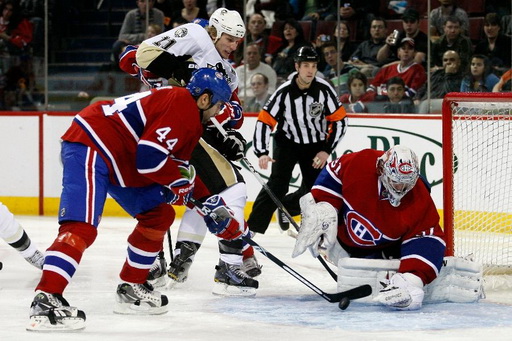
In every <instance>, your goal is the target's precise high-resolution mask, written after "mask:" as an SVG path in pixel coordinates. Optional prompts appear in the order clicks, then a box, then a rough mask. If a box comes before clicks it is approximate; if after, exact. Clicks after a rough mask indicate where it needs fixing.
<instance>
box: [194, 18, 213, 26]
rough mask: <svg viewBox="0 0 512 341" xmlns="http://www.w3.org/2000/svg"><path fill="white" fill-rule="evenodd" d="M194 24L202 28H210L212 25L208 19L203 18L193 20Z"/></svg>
mask: <svg viewBox="0 0 512 341" xmlns="http://www.w3.org/2000/svg"><path fill="white" fill-rule="evenodd" d="M192 22H193V23H194V24H198V25H199V26H201V27H206V26H208V25H209V24H210V22H209V21H208V19H202V18H195V19H194V20H192Z"/></svg>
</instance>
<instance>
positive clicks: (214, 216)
mask: <svg viewBox="0 0 512 341" xmlns="http://www.w3.org/2000/svg"><path fill="white" fill-rule="evenodd" d="M203 206H204V209H203V210H202V211H201V210H198V211H199V214H201V215H202V216H203V218H204V221H205V222H206V226H207V227H208V229H209V230H210V232H211V233H213V234H215V235H216V236H217V237H219V238H222V239H226V240H233V239H237V238H239V237H240V236H241V235H242V231H241V230H240V224H238V221H236V219H235V216H234V213H233V211H231V209H230V208H229V207H227V206H226V202H224V199H222V197H221V196H219V195H217V194H215V195H212V196H211V197H209V198H208V199H207V200H206V201H205V202H204V203H203ZM206 212H209V213H206Z"/></svg>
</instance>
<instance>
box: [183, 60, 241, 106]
mask: <svg viewBox="0 0 512 341" xmlns="http://www.w3.org/2000/svg"><path fill="white" fill-rule="evenodd" d="M187 89H188V91H189V92H190V94H191V95H192V96H193V97H194V98H197V97H199V96H201V95H202V94H203V93H205V92H208V93H210V94H211V95H212V96H211V104H212V105H214V104H216V103H217V102H222V103H225V102H227V101H229V99H230V98H231V88H230V87H229V84H228V81H227V80H226V78H224V76H223V75H222V73H220V72H219V71H217V70H215V69H212V68H207V67H205V68H200V69H197V71H194V73H193V74H192V78H190V82H189V83H188V84H187Z"/></svg>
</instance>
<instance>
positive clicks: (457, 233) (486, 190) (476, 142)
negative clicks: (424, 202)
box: [451, 102, 512, 275]
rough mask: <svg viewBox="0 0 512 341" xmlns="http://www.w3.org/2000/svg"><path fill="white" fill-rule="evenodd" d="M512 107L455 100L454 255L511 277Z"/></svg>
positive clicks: (509, 104)
mask: <svg viewBox="0 0 512 341" xmlns="http://www.w3.org/2000/svg"><path fill="white" fill-rule="evenodd" d="M511 108H512V103H499V102H498V103H493V102H487V103H486V102H476V103H473V102H458V103H457V102H453V103H452V104H451V109H452V115H453V121H452V134H453V158H454V159H453V203H454V249H455V256H461V257H464V256H468V255H471V256H472V258H473V259H475V261H477V262H481V263H482V264H483V265H484V275H496V274H511V273H512V213H511V212H512V141H511V139H512V115H511Z"/></svg>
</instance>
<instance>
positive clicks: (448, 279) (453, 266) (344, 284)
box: [338, 257, 484, 304]
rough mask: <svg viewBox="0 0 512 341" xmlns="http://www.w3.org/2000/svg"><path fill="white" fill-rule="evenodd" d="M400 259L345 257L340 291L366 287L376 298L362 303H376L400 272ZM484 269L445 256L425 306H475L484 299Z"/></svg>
mask: <svg viewBox="0 0 512 341" xmlns="http://www.w3.org/2000/svg"><path fill="white" fill-rule="evenodd" d="M399 265H400V261H399V260H384V259H363V258H361V259H359V258H342V259H340V260H339V261H338V291H344V290H349V289H352V288H354V287H357V286H359V285H363V284H369V285H371V287H372V295H371V296H368V297H365V298H362V299H360V300H359V301H360V302H365V303H372V304H375V302H373V301H372V300H373V298H374V297H375V296H376V295H377V294H378V293H379V292H380V290H381V289H382V288H383V287H384V285H385V284H386V283H388V281H389V279H390V278H391V277H392V276H393V275H394V274H395V273H396V272H397V271H398V267H399ZM482 282H483V281H482V266H481V265H480V264H477V263H475V262H472V261H469V260H467V259H464V258H459V257H445V258H444V260H443V267H442V268H441V271H440V272H439V275H438V277H437V278H436V279H435V280H434V281H433V282H432V283H430V284H428V285H426V286H425V287H424V291H425V297H424V299H423V303H427V304H428V303H441V302H455V303H471V302H477V301H478V300H479V299H480V298H482V297H484V291H483V288H482Z"/></svg>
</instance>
